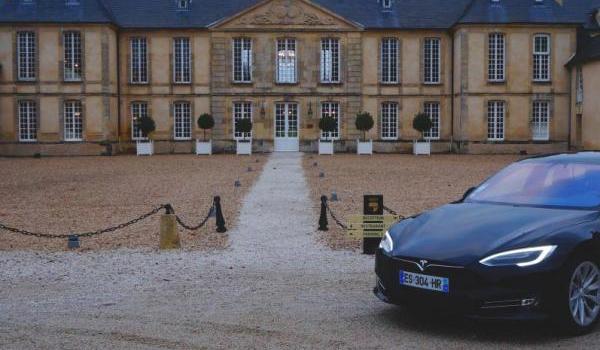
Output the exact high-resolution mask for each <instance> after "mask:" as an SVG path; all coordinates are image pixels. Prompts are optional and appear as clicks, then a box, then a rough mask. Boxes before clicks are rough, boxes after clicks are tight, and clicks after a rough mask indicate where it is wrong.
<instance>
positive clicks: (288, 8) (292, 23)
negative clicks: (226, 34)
mask: <svg viewBox="0 0 600 350" xmlns="http://www.w3.org/2000/svg"><path fill="white" fill-rule="evenodd" d="M211 29H219V30H244V29H255V30H271V29H283V30H285V29H308V30H332V29H333V30H357V29H361V26H360V25H359V24H357V23H354V22H352V21H349V20H347V19H345V18H343V17H341V16H339V15H338V14H336V13H333V12H331V11H329V10H327V9H325V8H323V7H321V6H319V5H316V4H314V3H312V2H310V1H308V0H267V1H263V2H260V3H258V4H257V5H255V6H253V7H251V8H249V9H246V10H244V11H242V12H240V13H238V14H236V15H234V16H231V17H228V18H225V19H223V20H221V21H218V22H216V23H214V24H213V25H211Z"/></svg>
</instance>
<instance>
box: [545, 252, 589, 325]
mask: <svg viewBox="0 0 600 350" xmlns="http://www.w3.org/2000/svg"><path fill="white" fill-rule="evenodd" d="M588 275H589V276H588ZM586 276H588V277H590V278H592V276H595V277H593V278H594V280H593V281H592V282H589V279H586ZM558 282H559V285H560V288H559V289H558V293H556V295H555V297H554V298H553V299H554V300H553V304H554V306H555V308H554V309H555V310H554V315H553V318H554V321H555V323H557V325H558V326H559V327H560V328H559V329H560V331H561V332H564V333H566V334H568V335H582V334H586V333H589V332H591V331H592V330H593V329H594V328H595V327H596V325H597V324H598V321H600V264H598V261H597V260H596V259H593V258H591V256H589V255H587V254H586V255H582V256H578V257H576V258H574V259H571V261H569V262H568V263H567V264H566V266H565V268H564V270H563V273H561V276H560V280H559V281H558ZM588 282H589V283H591V284H590V285H595V284H598V288H594V290H593V291H591V290H590V289H587V288H584V286H585V285H586V283H588ZM588 287H589V285H588ZM589 295H594V296H595V299H596V303H595V306H594V302H593V301H592V300H591V299H592V298H589ZM582 303H583V304H582ZM588 307H589V308H588ZM582 312H583V316H582Z"/></svg>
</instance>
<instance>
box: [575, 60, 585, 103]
mask: <svg viewBox="0 0 600 350" xmlns="http://www.w3.org/2000/svg"><path fill="white" fill-rule="evenodd" d="M575 74H576V77H575V79H576V80H577V82H576V84H577V91H576V97H575V98H576V102H577V103H582V102H583V69H582V68H581V66H579V67H577V70H576V73H575Z"/></svg>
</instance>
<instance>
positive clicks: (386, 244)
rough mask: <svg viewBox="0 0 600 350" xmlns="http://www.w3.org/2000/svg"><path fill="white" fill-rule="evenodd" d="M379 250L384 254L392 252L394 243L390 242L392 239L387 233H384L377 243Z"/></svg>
mask: <svg viewBox="0 0 600 350" xmlns="http://www.w3.org/2000/svg"><path fill="white" fill-rule="evenodd" d="M379 248H381V249H383V251H384V252H386V253H391V252H392V250H394V241H392V237H391V236H390V233H389V232H388V231H385V235H383V238H382V239H381V243H379Z"/></svg>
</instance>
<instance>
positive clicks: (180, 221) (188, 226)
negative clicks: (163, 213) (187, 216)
mask: <svg viewBox="0 0 600 350" xmlns="http://www.w3.org/2000/svg"><path fill="white" fill-rule="evenodd" d="M214 210H215V206H214V203H213V205H212V206H211V207H210V209H209V210H208V214H206V217H205V218H204V219H203V220H202V221H201V222H200V223H199V224H198V225H196V226H190V225H187V224H186V223H185V222H183V219H181V217H180V216H179V215H176V216H175V219H177V223H178V224H179V225H181V227H183V228H184V229H186V230H189V231H197V230H199V229H201V228H202V227H204V225H206V223H207V222H208V219H210V217H211V215H212V213H213V211H214Z"/></svg>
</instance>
